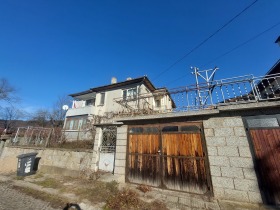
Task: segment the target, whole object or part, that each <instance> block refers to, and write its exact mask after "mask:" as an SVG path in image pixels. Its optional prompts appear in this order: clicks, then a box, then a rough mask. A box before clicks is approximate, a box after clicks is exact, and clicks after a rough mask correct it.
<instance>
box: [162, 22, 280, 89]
mask: <svg viewBox="0 0 280 210" xmlns="http://www.w3.org/2000/svg"><path fill="white" fill-rule="evenodd" d="M278 25H280V22H278V23H276V24H274V25H273V26H271V27H269V28H267V29H266V30H264V31H263V32H261V33H259V34H257V35H255V36H253V37H251V38H250V39H248V40H247V41H245V42H243V43H241V44H239V45H237V46H236V47H234V48H232V49H231V50H229V51H227V52H225V53H223V54H221V55H220V56H218V57H216V58H215V59H213V60H212V61H210V62H208V63H206V64H204V65H202V67H205V66H206V65H209V64H211V63H213V62H214V61H216V60H218V59H220V58H222V57H224V56H226V55H228V54H230V53H231V52H233V51H234V50H237V49H238V48H240V47H243V46H244V45H246V44H248V43H249V42H251V41H253V40H255V39H257V38H258V37H260V36H261V35H263V34H265V33H266V32H268V31H270V30H272V29H273V28H275V27H276V26H278ZM187 75H188V74H184V75H183V76H181V77H179V78H177V79H175V80H173V81H171V82H169V83H167V84H166V85H168V84H171V83H173V82H176V81H178V80H179V79H181V78H182V77H186V76H187Z"/></svg>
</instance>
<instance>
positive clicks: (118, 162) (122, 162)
mask: <svg viewBox="0 0 280 210" xmlns="http://www.w3.org/2000/svg"><path fill="white" fill-rule="evenodd" d="M126 148H127V126H126V125H123V126H121V127H118V128H117V142H116V157H115V170H114V175H115V176H116V177H118V181H119V182H125V166H126Z"/></svg>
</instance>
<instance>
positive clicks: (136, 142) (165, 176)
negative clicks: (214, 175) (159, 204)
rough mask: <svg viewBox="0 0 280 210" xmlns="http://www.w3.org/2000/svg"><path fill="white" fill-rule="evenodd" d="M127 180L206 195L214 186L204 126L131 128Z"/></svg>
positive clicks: (179, 125)
mask: <svg viewBox="0 0 280 210" xmlns="http://www.w3.org/2000/svg"><path fill="white" fill-rule="evenodd" d="M128 141H129V142H128V157H127V181H129V182H133V183H141V184H148V185H151V186H156V187H162V188H167V189H172V190H179V191H185V192H194V193H199V194H205V193H207V192H208V191H210V188H211V184H210V178H209V173H208V172H209V170H208V167H206V166H207V164H208V162H207V156H206V151H205V147H204V145H203V141H202V134H201V127H200V124H169V125H166V124H164V125H157V126H155V125H147V126H133V127H129V134H128Z"/></svg>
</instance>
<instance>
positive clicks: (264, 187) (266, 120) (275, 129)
mask: <svg viewBox="0 0 280 210" xmlns="http://www.w3.org/2000/svg"><path fill="white" fill-rule="evenodd" d="M279 119H280V116H279V115H278V116H277V115H275V116H260V117H255V118H254V117H249V118H247V119H246V121H247V123H246V124H247V132H248V133H249V136H250V139H251V145H252V148H253V153H254V162H255V167H256V171H257V175H258V181H259V186H260V190H261V193H262V196H263V198H264V201H265V202H266V203H268V204H273V205H280V161H279V160H280V127H279V125H280V123H279V122H280V121H279Z"/></svg>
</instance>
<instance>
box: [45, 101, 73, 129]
mask: <svg viewBox="0 0 280 210" xmlns="http://www.w3.org/2000/svg"><path fill="white" fill-rule="evenodd" d="M70 102H71V98H70V97H69V96H59V97H58V99H57V101H56V102H55V103H54V105H53V108H52V111H51V112H50V121H51V124H52V126H53V127H63V123H64V119H65V115H66V111H67V110H64V109H63V108H62V107H63V106H64V105H67V106H69V105H70Z"/></svg>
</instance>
